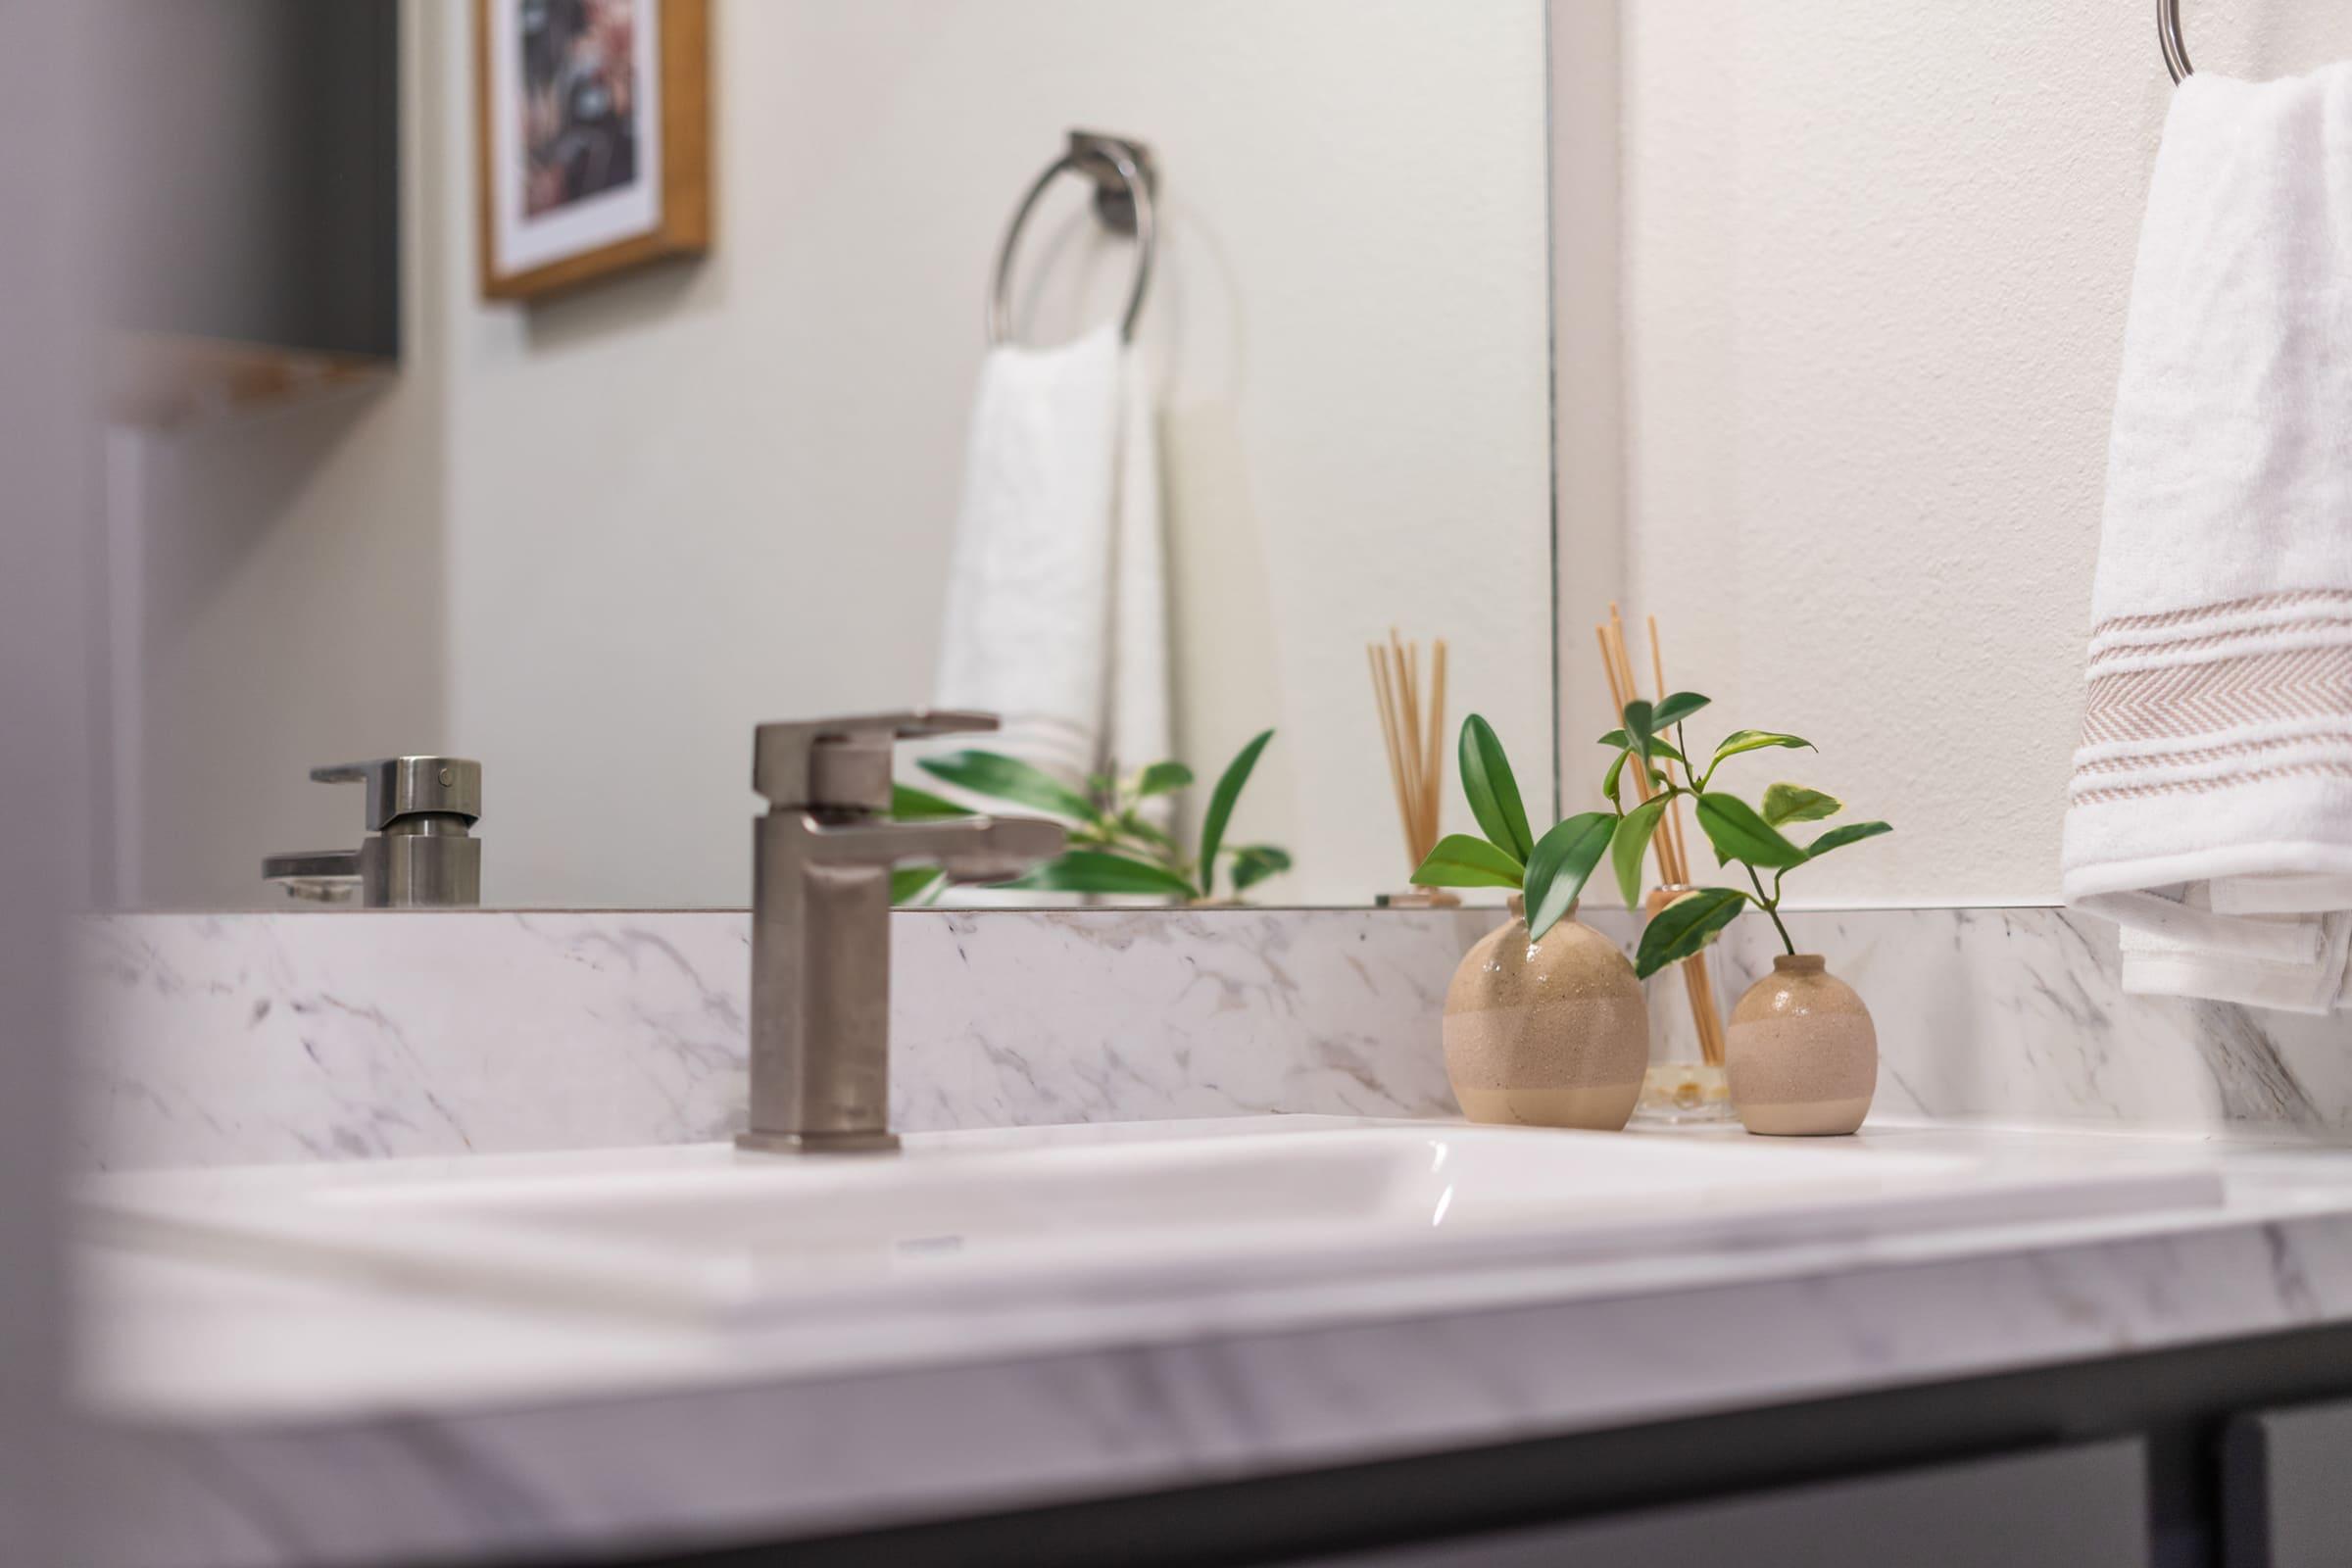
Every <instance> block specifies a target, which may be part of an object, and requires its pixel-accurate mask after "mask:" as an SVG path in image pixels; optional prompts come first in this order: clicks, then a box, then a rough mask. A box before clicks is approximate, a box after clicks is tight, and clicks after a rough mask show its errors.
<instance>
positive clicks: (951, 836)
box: [737, 711, 1064, 1152]
mask: <svg viewBox="0 0 2352 1568" xmlns="http://www.w3.org/2000/svg"><path fill="white" fill-rule="evenodd" d="M996 727H997V720H996V717H995V715H993V714H989V713H953V712H922V711H917V712H908V713H876V714H869V715H865V716H862V717H855V718H832V719H817V720H813V721H809V722H803V723H790V724H762V725H760V728H759V730H758V732H757V735H756V737H755V740H754V743H753V761H752V788H753V789H754V790H756V791H757V792H758V793H759V794H760V796H761V797H763V798H764V799H765V800H766V801H767V803H768V809H767V810H766V812H765V813H764V814H763V815H761V816H760V818H759V820H758V822H757V823H756V824H755V826H754V829H753V853H754V865H753V873H752V1024H751V1030H752V1040H751V1065H752V1097H751V1098H752V1125H751V1130H750V1131H749V1132H747V1133H745V1134H744V1135H743V1136H742V1137H741V1138H740V1139H738V1140H737V1142H738V1143H739V1144H740V1145H741V1146H742V1147H743V1148H745V1149H752V1150H760V1151H763V1152H864V1151H878V1150H891V1149H896V1148H897V1147H898V1144H899V1140H898V1137H897V1135H896V1134H894V1133H893V1132H892V1131H891V1130H890V900H891V892H892V874H893V872H894V871H896V870H897V869H898V868H899V867H900V866H902V865H904V864H906V863H907V862H908V861H921V862H923V863H924V864H926V865H929V866H932V867H935V868H936V871H937V874H938V875H940V876H943V877H945V878H946V879H947V880H949V881H951V882H1003V881H1005V880H1008V879H1009V878H1011V877H1013V876H1016V875H1018V874H1019V873H1020V872H1021V871H1022V870H1024V869H1025V868H1026V867H1028V866H1029V865H1030V864H1031V863H1033V862H1035V861H1037V860H1042V859H1044V858H1047V857H1048V856H1051V855H1053V854H1054V852H1055V851H1057V850H1059V849H1060V848H1061V846H1062V840H1063V837H1064V835H1063V832H1062V829H1061V826H1060V824H1059V823H1055V822H1047V821H1043V820H1040V819H1037V818H1034V817H988V816H978V815H965V816H957V817H937V818H930V819H924V820H916V821H899V820H894V819H893V817H892V815H891V798H892V791H893V785H892V783H891V777H890V774H891V761H892V754H893V751H894V749H895V747H896V745H897V743H898V742H900V741H902V740H920V739H923V738H925V737H928V736H935V735H956V734H963V733H968V732H971V731H987V730H993V729H995V728H996Z"/></svg>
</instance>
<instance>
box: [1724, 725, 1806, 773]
mask: <svg viewBox="0 0 2352 1568" xmlns="http://www.w3.org/2000/svg"><path fill="white" fill-rule="evenodd" d="M1767 746H1787V747H1790V748H1792V749H1793V748H1795V747H1798V746H1803V747H1807V748H1811V749H1815V750H1818V748H1814V747H1813V743H1812V742H1811V741H1809V740H1805V739H1803V738H1802V737H1800V736H1796V735H1782V734H1778V733H1776V732H1774V731H1772V730H1768V729H1736V730H1734V731H1732V732H1731V733H1730V734H1729V735H1726V736H1725V737H1724V738H1723V744H1722V745H1720V746H1718V747H1716V748H1715V761H1717V762H1720V761H1722V760H1724V759H1725V758H1727V757H1738V756H1739V755H1740V753H1741V752H1760V751H1762V750H1763V749H1764V748H1765V747H1767ZM1708 771H1709V772H1712V771H1714V763H1709V764H1708Z"/></svg>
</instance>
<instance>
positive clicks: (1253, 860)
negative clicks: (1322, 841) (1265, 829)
mask: <svg viewBox="0 0 2352 1568" xmlns="http://www.w3.org/2000/svg"><path fill="white" fill-rule="evenodd" d="M1228 853H1229V854H1231V855H1232V857H1233V891H1234V892H1236V893H1246V892H1248V891H1249V890H1250V889H1251V888H1253V887H1255V886H1257V884H1258V883H1260V882H1263V881H1264V880H1265V879H1266V878H1268V877H1270V876H1278V875H1280V874H1281V873H1282V872H1285V871H1288V870H1289V869H1290V868H1291V852H1290V851H1288V850H1286V849H1282V848H1280V847H1278V846H1276V845H1272V844H1246V845H1244V846H1242V848H1240V849H1238V850H1232V851H1229V852H1228Z"/></svg>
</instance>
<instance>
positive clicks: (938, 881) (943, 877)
mask: <svg viewBox="0 0 2352 1568" xmlns="http://www.w3.org/2000/svg"><path fill="white" fill-rule="evenodd" d="M947 885H948V875H947V873H946V872H945V871H942V870H941V869H940V868H939V867H938V866H936V865H907V866H901V867H900V868H899V869H898V870H896V871H893V872H891V873H890V902H891V903H893V904H896V905H915V906H920V905H925V904H929V903H930V902H931V901H932V900H933V899H936V898H938V897H939V890H940V889H941V888H944V887H946V886H947Z"/></svg>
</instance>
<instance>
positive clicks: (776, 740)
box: [752, 708, 997, 811]
mask: <svg viewBox="0 0 2352 1568" xmlns="http://www.w3.org/2000/svg"><path fill="white" fill-rule="evenodd" d="M996 727H997V715H996V714H994V713H971V712H957V711H953V710H934V709H922V708H918V709H913V710H911V711H907V712H904V713H864V714H859V715H858V716H855V717H850V718H813V719H798V720H794V721H792V722H790V723H782V724H762V725H760V727H759V728H758V729H757V730H755V731H753V737H752V789H753V790H754V791H755V792H757V793H758V794H759V795H760V796H762V797H763V798H765V800H766V801H767V804H768V805H769V806H771V807H783V808H788V809H789V808H795V807H814V808H821V809H829V810H846V811H887V810H889V809H890V764H891V748H892V747H893V746H895V745H897V743H899V742H900V741H912V740H924V739H927V738H929V737H931V736H934V735H964V734H985V733H986V732H988V731H990V730H993V729H995V728H996Z"/></svg>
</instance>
